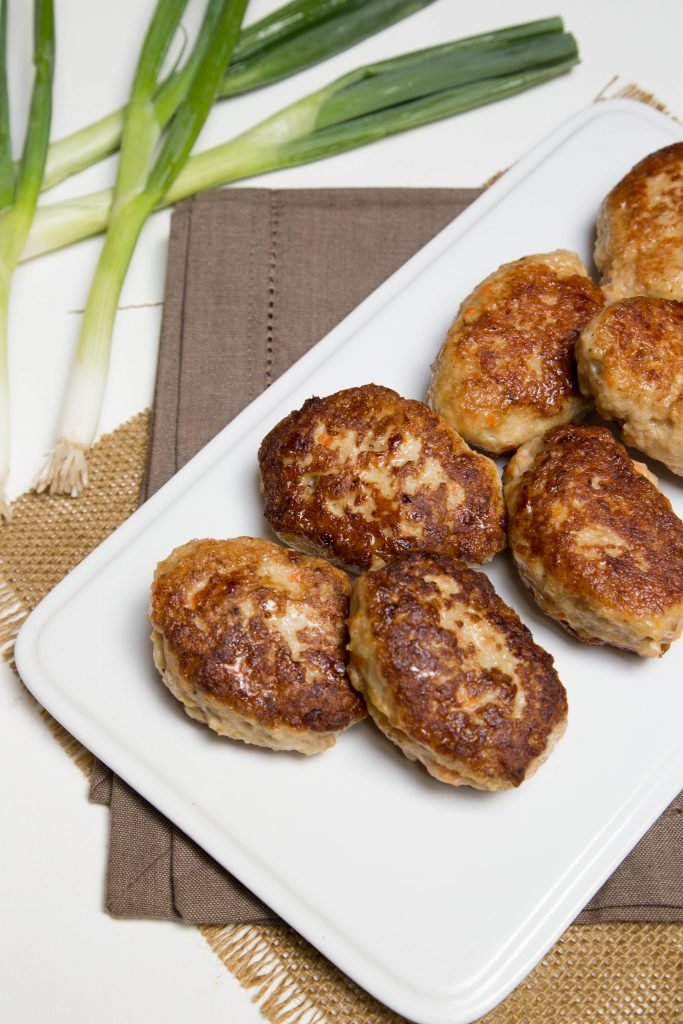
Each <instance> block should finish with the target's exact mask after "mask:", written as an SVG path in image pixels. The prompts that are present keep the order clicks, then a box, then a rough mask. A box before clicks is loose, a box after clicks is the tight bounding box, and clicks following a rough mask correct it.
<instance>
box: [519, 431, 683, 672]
mask: <svg viewBox="0 0 683 1024" xmlns="http://www.w3.org/2000/svg"><path fill="white" fill-rule="evenodd" d="M646 474H647V470H645V467H642V466H639V465H638V464H637V463H635V462H633V461H632V460H631V459H630V458H629V455H628V452H627V451H626V449H625V448H624V447H623V445H621V444H619V442H618V441H616V440H615V439H614V437H613V436H612V434H611V433H610V431H609V430H607V428H606V427H583V426H577V425H574V424H568V425H567V426H563V427H556V428H555V429H554V430H551V431H550V432H549V433H548V434H546V435H545V437H543V438H537V439H535V440H533V441H529V442H528V443H527V444H525V445H523V446H522V447H521V448H520V449H519V451H518V452H517V453H516V454H515V455H514V456H513V458H512V459H511V460H510V462H509V463H508V465H507V467H506V469H505V476H504V482H505V500H506V503H507V508H508V516H509V541H510V547H511V548H512V554H513V556H514V560H515V563H516V565H517V568H518V569H519V572H520V575H521V577H522V579H523V580H524V582H525V583H526V585H527V586H528V587H529V589H530V590H531V592H532V594H533V595H534V597H535V598H536V600H537V602H538V603H539V605H540V606H541V608H542V609H543V610H544V611H545V612H547V613H548V615H551V616H552V617H553V618H554V619H556V620H557V621H558V622H559V623H561V625H563V626H564V627H565V628H566V629H568V630H569V631H570V632H571V633H573V634H574V635H575V636H577V637H578V638H579V639H580V640H584V641H585V642H586V643H593V644H599V643H607V644H613V645H614V646H615V647H622V648H624V649H625V650H628V651H635V652H636V654H640V655H642V656H644V657H650V658H653V657H657V656H659V655H660V654H663V653H664V652H665V651H667V650H668V648H669V646H670V644H672V643H673V641H674V640H675V639H676V638H677V637H678V636H680V634H681V631H682V630H683V522H681V520H680V519H679V518H678V516H676V514H675V513H674V512H673V510H672V508H671V505H670V503H669V501H668V500H667V498H666V497H665V496H664V495H663V494H662V493H661V491H660V490H659V489H658V488H657V486H656V483H653V482H652V481H653V479H654V478H650V475H649V474H647V475H646Z"/></svg>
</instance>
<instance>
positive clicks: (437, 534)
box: [259, 384, 505, 571]
mask: <svg viewBox="0 0 683 1024" xmlns="http://www.w3.org/2000/svg"><path fill="white" fill-rule="evenodd" d="M259 464H260V467H261V481H262V490H263V495H264V499H265V516H266V519H267V520H268V522H269V523H270V525H271V526H272V527H273V529H274V530H275V532H276V533H277V534H278V536H279V537H280V538H281V539H282V540H283V541H285V542H286V543H287V544H291V545H293V546H294V547H298V548H301V549H302V550H303V551H310V552H312V553H315V554H321V555H324V556H325V557H326V558H329V559H331V560H332V561H335V562H337V563H339V564H340V565H343V566H346V567H348V568H349V569H352V570H358V571H360V570H363V569H368V568H370V566H376V565H381V564H383V563H384V562H385V561H386V560H387V559H389V558H393V557H395V556H396V555H398V554H401V553H403V552H406V551H435V552H438V553H439V554H449V555H455V556H457V557H458V558H461V559H463V561H466V562H477V563H479V562H485V561H487V560H488V559H490V558H492V557H493V556H494V555H495V553H496V552H497V551H499V550H500V549H501V548H502V547H504V545H505V512H504V505H503V499H502V487H501V482H500V477H499V475H498V470H497V469H496V467H495V465H494V464H493V462H491V460H490V459H488V458H486V457H485V456H484V455H479V454H478V453H477V452H473V451H472V450H471V449H470V448H469V447H468V446H467V445H466V444H465V442H464V441H463V440H462V438H461V437H459V436H458V434H456V432H455V431H454V430H453V429H452V428H451V427H449V426H448V424H447V423H445V422H444V421H443V420H442V419H441V418H440V417H439V416H437V415H435V413H433V412H432V411H431V410H430V409H428V408H427V406H426V405H424V404H423V403H422V402H416V401H413V400H411V399H407V398H402V397H401V396H400V395H398V394H397V393H396V392H395V391H391V390H390V389H389V388H384V387H380V386H378V385H376V384H366V385H364V386H362V387H357V388H349V389H348V390H347V391H338V392H336V394H333V395H329V396H328V397H327V398H309V399H308V401H307V402H305V403H304V405H303V406H302V407H301V409H299V410H297V411H296V412H292V413H290V415H289V416H287V417H286V418H285V419H284V420H282V421H281V422H280V423H279V424H278V425H277V426H276V427H274V429H273V430H271V432H270V433H269V434H268V435H267V437H265V438H264V440H263V442H262V444H261V447H260V450H259Z"/></svg>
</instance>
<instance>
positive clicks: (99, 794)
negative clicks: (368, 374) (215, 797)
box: [91, 189, 683, 924]
mask: <svg viewBox="0 0 683 1024" xmlns="http://www.w3.org/2000/svg"><path fill="white" fill-rule="evenodd" d="M478 194H479V193H478V192H477V191H476V190H473V189H452V190H450V189H434V190H423V189H401V190H399V189H339V190H337V189H331V190H330V189H324V190H322V189H320V190H308V189H306V190H300V191H298V190H297V191H267V190H263V189H244V190H232V191H225V192H217V193H213V194H209V195H205V196H201V197H199V198H198V199H195V200H191V201H188V202H187V203H183V204H181V205H180V206H179V207H178V208H177V210H176V212H175V213H174V215H173V221H172V228H171V240H170V247H169V256H168V270H167V281H166V295H165V304H164V319H163V326H162V333H161V344H160V352H159V370H158V377H157V389H156V396H155V405H154V419H153V432H152V444H151V457H150V463H149V467H148V473H147V478H146V485H145V488H144V496H145V497H147V496H148V495H150V494H152V493H153V492H154V491H155V490H157V489H158V488H159V487H160V486H161V485H162V484H163V483H165V481H166V480H168V479H169V477H171V476H172V475H173V474H174V473H175V472H177V470H178V469H180V468H181V466H182V465H184V463H185V462H186V461H187V460H188V459H189V458H191V457H192V456H193V455H195V454H196V452H197V451H199V449H200V448H202V447H203V445H204V444H206V442H207V441H209V440H210V439H211V438H212V437H213V436H214V435H215V434H216V433H217V432H218V431H219V430H220V429H221V428H222V427H223V426H224V425H225V424H226V423H228V422H229V421H230V420H231V419H232V418H233V417H234V416H235V415H236V414H237V413H238V412H239V411H240V410H241V409H242V408H244V406H245V405H247V404H248V403H249V402H250V401H252V400H253V399H254V398H256V397H257V396H258V395H259V394H260V393H261V392H262V391H263V390H264V389H265V388H267V387H268V385H269V384H270V383H271V382H272V381H273V380H275V379H276V377H278V376H279V375H280V374H281V373H282V372H284V370H286V369H287V367H288V366H289V365H291V363H292V362H294V361H295V360H296V359H298V358H299V357H300V356H301V355H302V354H303V353H304V352H305V351H306V350H307V349H308V348H309V347H310V346H311V345H312V344H313V343H314V342H316V341H317V340H318V339H319V338H321V337H323V336H324V335H325V334H326V333H327V332H328V331H329V330H330V329H331V328H332V327H333V326H334V325H335V324H336V323H338V322H339V320H341V319H342V317H344V316H345V315H346V314H347V313H349V312H350V311H351V310H352V309H353V308H354V307H355V306H356V305H357V304H358V303H359V302H360V301H361V300H362V299H363V298H365V296H366V295H368V294H369V293H370V292H371V291H372V290H373V289H374V288H376V287H377V286H378V285H379V284H380V283H381V282H382V281H383V280H384V279H385V278H386V277H388V276H389V274H391V273H392V272H393V271H394V270H396V269H397V268H398V267H399V266H400V265H401V264H402V263H404V262H405V260H406V259H408V258H409V257H410V256H411V255H412V254H413V253H414V252H416V251H417V249H419V248H420V247H421V246H422V245H424V244H425V243H426V242H427V241H428V240H429V239H430V238H431V237H432V236H433V235H434V234H436V232H437V231H439V230H440V229H441V228H442V227H444V226H445V225H446V224H447V223H448V222H449V221H450V220H452V219H453V218H454V217H455V216H457V214H458V213H460V212H461V211H462V209H464V207H465V206H466V205H467V204H468V203H469V202H471V201H472V199H474V198H476V196H477V195H478ZM91 799H92V800H93V801H95V802H98V803H108V804H110V806H111V837H110V856H109V869H108V875H107V892H106V906H107V909H108V910H109V912H110V913H111V914H112V915H114V916H116V917H133V918H165V919H173V920H178V919H181V920H184V921H188V922H192V923H202V924H225V923H228V922H246V921H266V920H269V919H272V918H273V914H272V912H271V911H270V910H269V909H268V908H267V907H266V906H265V905H264V904H263V903H262V902H261V901H260V900H258V899H257V898H256V897H255V896H253V895H252V894H251V893H249V892H248V891H247V890H246V889H245V888H244V887H243V886H242V885H241V884H240V883H239V882H237V881H236V879H234V878H233V877H232V876H231V875H230V874H229V873H228V872H226V871H224V870H223V869H222V868H220V867H219V866H218V865H217V864H216V863H215V861H213V860H212V859H211V858H210V857H209V856H208V855H207V854H205V853H204V852H203V851H202V850H200V849H199V848H198V847H197V846H196V844H195V843H193V842H192V841H191V840H190V839H188V838H187V837H186V836H185V835H183V833H182V832H181V831H180V830H179V829H177V828H175V826H173V825H172V824H171V823H170V822H168V821H167V820H166V819H165V818H164V817H163V816H162V815H161V814H159V812H158V811H156V810H155V809H154V808H152V807H150V805H149V804H147V803H146V802H145V801H144V800H143V799H142V798H141V797H139V796H138V795H137V794H136V793H134V792H133V791H132V790H131V789H130V787H128V786H127V785H126V784H125V783H123V782H122V781H121V780H120V779H118V778H116V777H115V776H114V777H112V774H111V772H110V771H109V770H108V769H107V768H105V767H104V766H103V765H96V766H95V770H94V772H93V775H92V779H91ZM682 850H683V795H681V796H680V797H679V798H678V799H677V800H676V801H674V803H673V804H671V806H670V807H669V808H668V810H667V811H666V812H665V813H664V815H662V817H661V818H660V819H659V820H658V821H657V822H656V823H655V825H653V827H652V828H651V829H650V831H649V832H648V833H647V835H646V836H645V837H644V839H643V840H642V841H641V843H640V844H639V845H638V846H637V847H636V849H635V850H634V851H633V852H632V853H631V854H630V856H629V857H627V859H626V860H625V861H624V863H623V864H622V865H621V866H620V868H619V869H618V870H617V871H616V872H615V873H614V875H613V876H612V877H611V878H610V879H609V880H608V881H607V882H606V884H605V885H604V886H603V887H602V889H601V890H600V891H599V892H598V893H597V895H596V896H595V898H594V899H593V900H592V901H591V903H590V904H589V905H588V907H587V908H586V910H585V911H584V912H583V913H582V914H581V915H580V917H579V919H578V920H579V921H582V922H596V921H624V920H629V921H636V920H637V921H683V857H681V851H682Z"/></svg>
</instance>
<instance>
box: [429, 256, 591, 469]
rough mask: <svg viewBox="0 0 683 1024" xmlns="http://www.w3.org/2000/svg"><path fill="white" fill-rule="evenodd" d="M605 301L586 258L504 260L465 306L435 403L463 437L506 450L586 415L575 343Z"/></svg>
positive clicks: (445, 355)
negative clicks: (503, 263)
mask: <svg viewBox="0 0 683 1024" xmlns="http://www.w3.org/2000/svg"><path fill="white" fill-rule="evenodd" d="M602 304H603V297H602V293H601V291H600V289H599V288H598V286H597V285H596V284H594V283H593V282H592V281H591V279H590V278H589V277H588V273H587V271H586V268H585V267H584V265H583V263H582V262H581V260H580V259H579V257H578V256H577V255H576V254H575V253H573V252H567V251H566V250H562V249H560V250H558V251H557V252H551V253H545V254H542V255H538V256H525V257H524V259H521V260H516V261H515V262H514V263H507V264H505V265H504V266H502V267H500V268H499V269H498V270H497V271H496V272H495V273H494V274H491V276H490V277H487V278H486V280H485V281H483V282H482V283H481V284H480V285H479V286H478V287H477V288H476V289H475V290H474V291H473V292H472V294H471V295H469V296H468V297H467V298H466V299H465V301H464V302H463V303H462V305H461V307H460V311H459V313H458V317H457V319H456V320H455V322H454V323H453V325H452V327H451V328H450V330H449V332H448V336H447V337H446V341H445V342H444V344H443V347H442V349H441V351H440V353H439V355H438V356H437V359H436V362H435V363H434V367H433V374H432V381H431V386H430V390H429V403H430V405H431V406H432V408H434V409H435V410H436V411H437V412H438V413H440V414H441V415H442V416H443V417H444V419H446V420H448V422H449V423H450V424H451V426H453V427H455V429H456V430H457V431H458V432H459V433H460V434H462V436H463V437H464V438H465V440H466V441H468V442H469V443H470V444H475V445H477V446H478V447H480V448H485V449H486V450H487V451H490V452H494V453H500V452H506V451H510V450H511V449H513V448H517V447H518V446H519V445H520V444H522V443H523V442H524V441H528V440H529V438H531V437H536V436H537V435H538V434H542V433H543V432H544V431H545V430H548V429H549V428H550V427H553V426H557V425H558V424H560V423H566V422H568V421H569V420H572V419H578V418H579V417H581V416H583V415H584V414H585V413H586V412H587V411H588V409H589V407H590V402H589V401H587V400H586V399H585V398H584V397H582V396H581V393H580V392H579V388H578V384H577V380H576V362H575V359H574V344H575V342H576V339H577V337H578V334H579V331H580V330H581V328H582V327H583V326H584V325H585V324H586V323H588V321H589V320H590V319H591V318H592V317H593V316H594V315H595V313H596V312H597V311H598V310H599V309H600V307H601V306H602Z"/></svg>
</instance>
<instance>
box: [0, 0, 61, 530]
mask: <svg viewBox="0 0 683 1024" xmlns="http://www.w3.org/2000/svg"><path fill="white" fill-rule="evenodd" d="M7 6H8V2H7V0H0V514H1V515H2V517H3V518H4V519H6V520H7V519H9V518H10V508H9V504H8V502H7V499H6V486H7V476H8V474H9V453H10V407H9V379H8V358H7V347H8V313H9V298H10V284H11V281H12V274H13V272H14V268H15V267H16V265H17V263H18V262H19V258H20V256H21V251H22V249H23V248H24V244H25V242H26V238H27V237H28V233H29V230H30V227H31V222H32V221H33V215H34V212H35V209H36V205H37V203H38V196H39V194H40V185H41V181H42V177H43V170H44V167H45V160H46V157H47V147H48V141H49V137H50V121H51V118H52V80H53V77H54V64H55V22H54V9H53V4H52V0H35V4H34V9H33V64H34V68H35V73H34V79H33V90H32V94H31V105H30V108H29V114H28V123H27V128H26V135H25V139H24V147H23V152H22V156H21V160H20V161H19V164H18V166H15V164H14V163H13V161H12V147H11V140H10V119H9V89H8V84H7Z"/></svg>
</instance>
